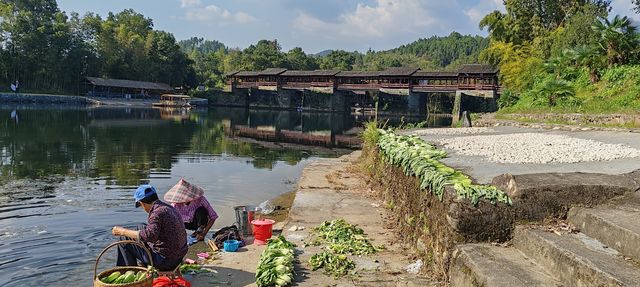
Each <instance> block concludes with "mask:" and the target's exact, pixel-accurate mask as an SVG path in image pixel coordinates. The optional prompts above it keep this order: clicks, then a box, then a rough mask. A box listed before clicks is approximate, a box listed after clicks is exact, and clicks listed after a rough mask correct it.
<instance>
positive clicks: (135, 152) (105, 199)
mask: <svg viewBox="0 0 640 287" xmlns="http://www.w3.org/2000/svg"><path fill="white" fill-rule="evenodd" d="M13 110H14V107H0V286H90V285H91V284H92V283H91V281H92V274H93V273H92V272H93V266H94V262H95V258H96V256H97V255H98V253H99V252H100V251H101V250H102V248H104V247H105V246H106V245H108V244H109V243H110V242H112V241H114V240H115V239H116V238H114V237H113V236H112V235H111V234H110V230H111V227H112V226H113V225H123V226H130V227H131V226H135V225H136V224H139V223H142V222H145V220H146V213H145V212H144V211H142V210H141V209H135V208H134V207H133V202H132V193H133V190H134V189H135V187H136V186H138V185H139V184H141V183H150V184H152V185H154V186H156V187H157V188H158V190H159V193H160V196H162V195H163V194H164V193H165V192H166V191H167V190H168V189H169V188H170V187H171V186H173V185H174V184H175V183H176V182H177V181H178V180H179V179H180V178H182V177H184V178H185V179H187V180H189V181H191V182H192V183H194V184H197V185H199V186H202V187H203V188H204V189H205V191H206V193H205V194H206V196H207V198H208V199H209V200H210V202H211V203H212V205H213V206H214V208H215V209H216V211H217V212H218V213H219V215H220V219H219V220H218V221H216V224H215V225H214V227H213V228H214V229H216V228H220V227H222V226H226V225H230V224H232V223H233V222H234V221H235V216H234V211H233V207H234V206H236V205H245V204H254V205H255V204H258V203H260V202H263V201H265V200H268V199H272V198H274V197H276V196H278V195H280V194H282V193H285V192H288V191H291V190H293V189H294V188H295V182H296V181H297V179H298V177H299V175H300V172H301V170H302V169H303V168H304V166H305V165H306V164H308V163H309V162H310V161H312V160H313V159H314V158H318V157H336V156H339V155H341V154H344V153H345V152H348V150H344V149H329V148H317V147H305V146H298V145H295V146H290V145H280V144H274V143H269V144H265V143H262V142H259V141H255V140H250V139H245V138H236V137H232V136H230V135H231V131H233V129H234V127H238V126H240V127H246V128H249V129H253V130H266V131H269V130H278V131H280V130H290V131H298V132H302V133H305V134H313V135H327V136H331V135H333V136H335V135H340V136H345V137H351V136H356V135H357V133H358V132H359V131H360V130H361V124H362V122H363V121H365V120H367V119H366V118H363V117H353V116H350V115H339V116H336V115H331V114H312V113H299V112H285V111H258V110H245V109H235V108H215V109H209V110H192V111H188V112H185V111H180V110H178V111H161V110H158V109H141V108H137V109H136V108H80V109H78V108H60V107H51V108H42V107H41V108H34V107H21V108H18V109H17V116H16V117H14V116H13V115H12V111H13ZM395 121H396V122H397V121H400V119H395ZM105 261H106V264H112V262H113V254H110V255H109V256H108V258H106V259H105ZM102 268H106V265H105V266H102Z"/></svg>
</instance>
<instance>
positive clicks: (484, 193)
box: [378, 129, 511, 205]
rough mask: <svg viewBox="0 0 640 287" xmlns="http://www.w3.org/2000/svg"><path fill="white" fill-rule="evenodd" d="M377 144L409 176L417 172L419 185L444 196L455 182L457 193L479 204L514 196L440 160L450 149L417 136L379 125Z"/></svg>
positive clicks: (439, 196) (502, 200)
mask: <svg viewBox="0 0 640 287" xmlns="http://www.w3.org/2000/svg"><path fill="white" fill-rule="evenodd" d="M378 131H379V133H380V138H379V140H378V147H379V148H380V151H381V152H382V154H383V155H384V156H385V157H386V159H387V160H388V161H389V163H391V164H392V165H395V166H398V167H400V168H402V170H403V171H404V173H405V174H406V175H407V176H416V177H417V178H418V180H419V181H420V189H427V190H429V191H430V192H431V193H433V194H435V195H436V196H438V198H439V199H440V200H442V199H443V197H444V190H445V186H446V185H453V188H454V189H455V191H456V194H457V195H458V196H459V197H461V198H465V199H468V200H470V201H471V203H472V204H473V205H477V204H478V202H479V201H480V200H481V199H484V200H487V201H489V202H490V203H491V204H496V203H497V202H501V203H505V204H509V205H510V204H511V198H509V196H507V194H506V193H504V192H503V191H501V190H499V189H497V188H496V187H494V186H488V185H476V184H473V183H472V181H471V179H470V178H469V177H468V176H466V175H465V174H463V173H461V172H460V171H457V170H455V169H453V168H451V167H448V166H446V165H444V164H443V163H441V162H440V160H441V159H443V158H445V157H447V153H446V152H444V151H441V150H438V149H437V148H436V147H435V146H433V145H430V144H428V143H426V142H424V141H423V140H421V139H420V138H418V137H415V136H404V135H396V134H395V133H393V132H392V131H386V130H382V129H379V130H378Z"/></svg>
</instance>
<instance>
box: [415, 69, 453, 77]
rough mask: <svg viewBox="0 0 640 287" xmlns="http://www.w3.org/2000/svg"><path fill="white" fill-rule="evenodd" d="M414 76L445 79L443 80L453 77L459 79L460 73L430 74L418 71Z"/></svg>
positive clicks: (439, 72)
mask: <svg viewBox="0 0 640 287" xmlns="http://www.w3.org/2000/svg"><path fill="white" fill-rule="evenodd" d="M413 76H414V77H443V78H449V77H453V78H457V77H458V72H443V71H437V72H428V71H417V72H416V73H415V74H413Z"/></svg>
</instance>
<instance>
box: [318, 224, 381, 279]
mask: <svg viewBox="0 0 640 287" xmlns="http://www.w3.org/2000/svg"><path fill="white" fill-rule="evenodd" d="M313 234H314V235H315V236H316V239H315V240H314V241H313V242H312V244H313V245H321V244H326V248H325V249H326V250H325V251H323V252H321V253H318V254H314V255H313V256H311V259H310V260H309V265H311V269H312V270H314V271H315V270H318V269H321V268H324V273H325V274H327V275H332V276H333V277H334V278H338V277H341V276H345V275H354V274H355V268H356V265H355V263H354V262H353V260H351V259H349V258H348V257H347V255H369V254H373V253H376V252H378V251H379V250H380V249H382V247H376V246H373V244H371V242H370V241H369V239H367V237H366V234H365V233H364V231H363V230H362V229H360V228H358V227H357V226H355V225H352V224H349V223H347V222H346V221H345V220H344V219H336V220H333V221H325V222H323V223H322V224H320V225H319V226H317V227H315V228H314V229H313Z"/></svg>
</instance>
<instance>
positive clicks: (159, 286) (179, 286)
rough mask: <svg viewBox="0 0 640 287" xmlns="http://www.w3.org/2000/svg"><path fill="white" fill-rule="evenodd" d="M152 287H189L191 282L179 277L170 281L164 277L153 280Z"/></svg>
mask: <svg viewBox="0 0 640 287" xmlns="http://www.w3.org/2000/svg"><path fill="white" fill-rule="evenodd" d="M153 287H191V282H189V281H187V280H186V279H184V278H182V277H179V278H175V279H171V278H169V277H166V276H162V277H158V278H156V279H153Z"/></svg>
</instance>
